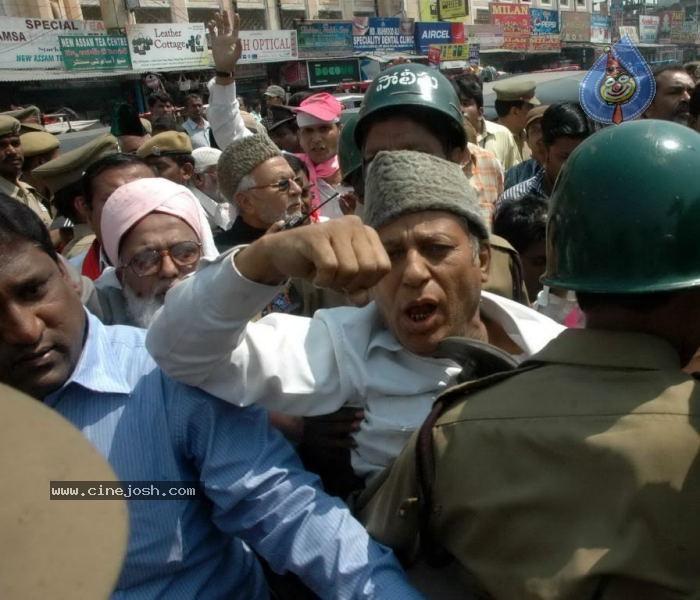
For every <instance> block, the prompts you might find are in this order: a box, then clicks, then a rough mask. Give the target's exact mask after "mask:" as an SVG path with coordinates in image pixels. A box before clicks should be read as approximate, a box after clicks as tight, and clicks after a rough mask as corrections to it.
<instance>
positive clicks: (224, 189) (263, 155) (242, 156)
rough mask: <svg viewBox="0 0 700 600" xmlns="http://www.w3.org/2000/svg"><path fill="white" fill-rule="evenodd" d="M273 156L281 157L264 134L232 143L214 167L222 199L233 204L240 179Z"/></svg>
mask: <svg viewBox="0 0 700 600" xmlns="http://www.w3.org/2000/svg"><path fill="white" fill-rule="evenodd" d="M275 156H282V153H281V152H280V149H279V148H278V147H277V146H275V144H274V143H273V141H272V140H271V139H270V138H269V137H267V134H265V133H258V134H255V135H249V136H246V137H243V138H239V139H237V140H235V141H234V142H232V143H231V144H230V145H229V146H228V147H227V148H226V150H224V151H223V152H222V153H221V156H220V157H219V162H218V164H217V166H216V172H217V176H218V178H219V191H220V192H221V194H222V195H223V197H224V198H226V200H228V201H229V202H233V197H234V195H235V193H236V190H237V189H238V185H239V184H240V183H241V179H243V178H244V177H245V176H246V175H249V174H250V172H251V171H252V170H253V169H254V168H255V167H257V166H258V165H259V164H260V163H264V162H265V161H266V160H269V159H271V158H274V157H275Z"/></svg>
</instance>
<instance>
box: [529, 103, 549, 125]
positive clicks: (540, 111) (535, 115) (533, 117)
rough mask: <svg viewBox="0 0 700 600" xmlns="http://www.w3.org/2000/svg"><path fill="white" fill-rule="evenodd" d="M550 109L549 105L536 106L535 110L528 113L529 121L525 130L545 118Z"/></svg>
mask: <svg viewBox="0 0 700 600" xmlns="http://www.w3.org/2000/svg"><path fill="white" fill-rule="evenodd" d="M548 108H549V104H540V105H539V106H536V107H535V108H532V109H530V111H529V112H528V113H527V120H526V121H525V129H527V128H528V126H529V125H530V124H531V123H534V122H535V121H538V120H539V119H541V118H542V117H543V116H544V113H545V112H546V111H547V109H548Z"/></svg>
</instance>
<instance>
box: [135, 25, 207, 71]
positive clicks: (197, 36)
mask: <svg viewBox="0 0 700 600" xmlns="http://www.w3.org/2000/svg"><path fill="white" fill-rule="evenodd" d="M126 37H127V38H128V40H129V50H130V52H131V64H132V66H133V68H134V69H135V70H139V71H140V70H143V71H158V70H182V71H187V70H189V69H198V68H200V67H209V66H210V65H211V61H210V59H209V52H208V51H207V39H206V36H205V34H204V23H138V24H136V25H127V27H126Z"/></svg>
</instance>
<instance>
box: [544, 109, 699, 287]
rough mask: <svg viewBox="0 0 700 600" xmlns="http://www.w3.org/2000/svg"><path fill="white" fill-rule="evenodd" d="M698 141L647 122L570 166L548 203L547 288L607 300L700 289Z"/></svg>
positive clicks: (600, 139)
mask: <svg viewBox="0 0 700 600" xmlns="http://www.w3.org/2000/svg"><path fill="white" fill-rule="evenodd" d="M699 168H700V134H698V133H697V132H695V131H693V130H692V129H690V128H689V127H684V126H683V125H678V124H676V123H672V122H669V121H656V120H649V119H643V120H639V121H632V122H629V123H624V124H622V125H618V126H610V127H606V128H605V129H603V130H602V131H599V132H598V133H596V134H594V135H593V136H591V137H589V138H588V139H587V140H586V141H584V142H583V143H582V144H581V145H580V146H579V147H578V148H576V150H574V152H573V153H572V154H571V156H570V157H569V159H568V160H567V162H566V164H565V165H564V168H563V169H562V171H561V173H560V174H559V178H558V179H557V183H556V185H555V187H554V192H553V193H552V196H551V198H550V209H549V219H548V222H547V270H546V272H545V274H544V276H543V279H542V281H543V282H544V283H545V284H546V285H550V286H554V287H561V288H566V289H570V290H576V291H586V292H594V293H610V294H630V293H648V292H661V291H668V290H676V289H683V288H688V287H693V286H698V285H700V243H698V231H700V184H699V183H698V170H699Z"/></svg>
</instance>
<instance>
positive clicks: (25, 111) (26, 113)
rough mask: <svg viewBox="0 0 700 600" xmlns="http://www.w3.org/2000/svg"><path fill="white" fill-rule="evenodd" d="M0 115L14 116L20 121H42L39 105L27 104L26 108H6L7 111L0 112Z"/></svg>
mask: <svg viewBox="0 0 700 600" xmlns="http://www.w3.org/2000/svg"><path fill="white" fill-rule="evenodd" d="M0 115H6V116H8V117H14V118H15V119H17V120H18V121H24V120H25V119H31V120H33V121H36V122H37V123H40V122H41V111H40V110H39V108H38V107H37V106H25V107H24V108H18V109H17V110H6V111H5V112H3V113H0Z"/></svg>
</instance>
